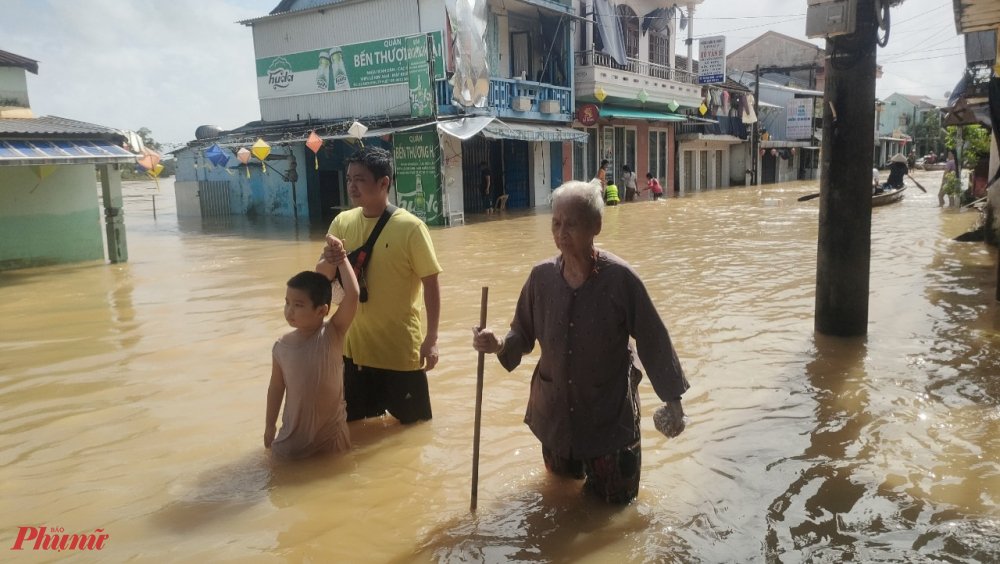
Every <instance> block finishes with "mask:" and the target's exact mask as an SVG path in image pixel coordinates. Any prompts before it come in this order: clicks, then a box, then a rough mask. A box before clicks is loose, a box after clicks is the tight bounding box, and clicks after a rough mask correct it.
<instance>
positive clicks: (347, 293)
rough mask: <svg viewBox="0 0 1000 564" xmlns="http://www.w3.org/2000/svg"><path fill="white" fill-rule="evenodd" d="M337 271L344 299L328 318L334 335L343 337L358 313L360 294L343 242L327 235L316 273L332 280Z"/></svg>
mask: <svg viewBox="0 0 1000 564" xmlns="http://www.w3.org/2000/svg"><path fill="white" fill-rule="evenodd" d="M338 271H339V272H340V285H341V286H342V287H343V289H344V299H343V300H342V301H341V302H340V305H338V306H337V311H336V313H334V314H333V317H332V318H330V324H331V325H332V326H333V328H334V330H335V331H336V333H337V334H338V335H339V336H340V337H343V336H344V335H345V334H346V333H347V329H348V328H349V327H350V326H351V322H352V321H354V314H355V313H357V311H358V297H359V295H360V294H361V289H360V288H359V286H358V279H357V277H355V275H354V268H352V267H351V263H350V261H348V260H347V252H346V251H345V250H344V242H343V241H341V240H340V239H337V238H336V237H334V236H333V235H329V234H328V235H327V236H326V247H325V248H324V249H323V256H322V257H320V259H319V262H318V263H316V272H319V273H320V274H323V275H325V276H326V277H327V278H329V279H330V280H333V279H334V277H335V276H336V275H337V272H338ZM330 335H333V333H330Z"/></svg>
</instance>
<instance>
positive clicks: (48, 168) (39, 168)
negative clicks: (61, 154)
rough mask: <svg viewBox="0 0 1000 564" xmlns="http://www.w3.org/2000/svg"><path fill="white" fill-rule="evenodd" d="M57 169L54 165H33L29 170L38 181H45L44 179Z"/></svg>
mask: <svg viewBox="0 0 1000 564" xmlns="http://www.w3.org/2000/svg"><path fill="white" fill-rule="evenodd" d="M57 168H59V167H58V166H56V165H35V166H33V167H31V170H32V171H33V172H34V173H35V176H37V177H38V179H39V180H45V178H46V177H48V176H49V175H51V174H52V173H53V172H55V171H56V169H57Z"/></svg>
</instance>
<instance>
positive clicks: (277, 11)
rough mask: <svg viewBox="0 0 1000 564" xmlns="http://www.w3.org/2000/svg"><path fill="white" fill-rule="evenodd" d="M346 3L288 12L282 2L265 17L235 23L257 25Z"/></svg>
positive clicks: (333, 0) (340, 0)
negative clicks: (278, 17) (269, 20)
mask: <svg viewBox="0 0 1000 564" xmlns="http://www.w3.org/2000/svg"><path fill="white" fill-rule="evenodd" d="M348 1H349V0H330V1H329V2H327V3H325V4H319V5H317V6H310V7H308V8H303V9H301V10H292V11H288V7H285V4H286V3H285V2H282V3H281V4H278V7H277V8H275V9H274V10H272V11H271V13H270V14H268V15H266V16H259V17H256V18H250V19H248V20H240V21H238V22H236V23H238V24H242V25H253V24H254V23H257V22H259V21H262V20H266V19H269V18H273V17H276V16H287V15H290V14H299V13H306V12H310V11H313V12H316V11H319V10H323V9H326V8H327V7H329V6H332V5H333V4H343V3H344V2H348ZM355 1H361V0H355ZM288 4H289V5H291V4H292V2H288Z"/></svg>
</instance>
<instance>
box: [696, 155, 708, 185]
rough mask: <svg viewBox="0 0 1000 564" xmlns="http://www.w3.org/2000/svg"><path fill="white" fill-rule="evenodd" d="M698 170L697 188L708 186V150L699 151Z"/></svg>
mask: <svg viewBox="0 0 1000 564" xmlns="http://www.w3.org/2000/svg"><path fill="white" fill-rule="evenodd" d="M700 157H701V158H700V159H699V161H700V162H699V164H700V165H701V166H700V167H699V170H698V190H704V189H706V188H708V151H701V155H700Z"/></svg>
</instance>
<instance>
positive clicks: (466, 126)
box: [438, 116, 587, 143]
mask: <svg viewBox="0 0 1000 564" xmlns="http://www.w3.org/2000/svg"><path fill="white" fill-rule="evenodd" d="M438 130H439V131H441V132H442V133H447V134H448V135H451V136H452V137H455V138H457V139H461V140H463V141H464V140H466V139H469V138H471V137H474V136H476V135H482V136H483V137H486V138H487V139H512V140H516V141H555V142H558V141H575V142H577V143H586V142H587V134H586V133H585V132H583V131H579V130H576V129H573V128H571V127H560V126H556V125H543V124H538V123H518V122H512V123H507V122H504V121H500V120H498V119H496V118H494V117H492V116H470V117H465V118H461V119H456V120H447V121H440V122H438Z"/></svg>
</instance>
